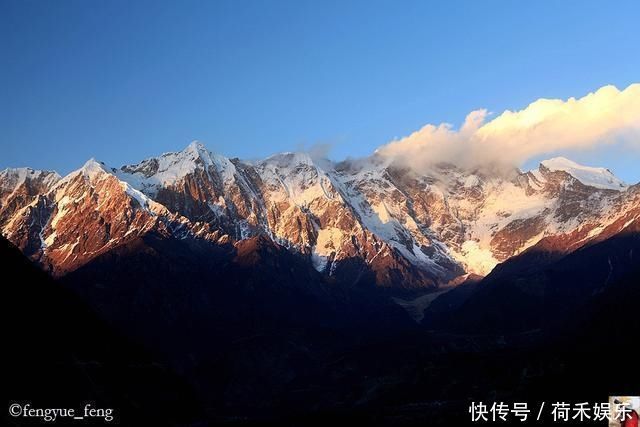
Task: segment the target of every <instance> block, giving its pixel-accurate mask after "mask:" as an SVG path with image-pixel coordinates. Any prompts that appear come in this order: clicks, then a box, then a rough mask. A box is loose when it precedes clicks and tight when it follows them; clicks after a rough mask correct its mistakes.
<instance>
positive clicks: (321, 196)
mask: <svg viewBox="0 0 640 427" xmlns="http://www.w3.org/2000/svg"><path fill="white" fill-rule="evenodd" d="M639 216H640V189H639V187H638V185H631V186H628V185H627V184H625V183H623V182H622V181H620V180H619V179H618V178H616V177H615V176H614V175H613V174H612V173H611V172H610V171H608V170H607V169H603V168H593V167H587V166H582V165H579V164H577V163H574V162H572V161H570V160H568V159H563V158H554V159H550V160H546V161H543V162H541V164H540V165H539V167H538V168H536V169H534V170H531V171H525V172H523V171H520V170H517V169H515V168H514V169H513V170H512V171H510V172H509V173H503V172H501V173H493V172H490V171H483V170H464V169H461V168H459V167H456V166H455V165H452V164H448V163H442V164H437V165H434V166H433V167H431V168H430V169H429V170H424V171H415V170H412V169H409V168H406V167H403V166H402V165H399V164H395V163H393V162H390V161H389V160H388V159H384V158H382V157H379V156H377V155H373V156H371V157H369V158H365V159H359V160H354V161H345V162H339V163H335V162H331V161H329V160H318V159H315V158H312V157H311V156H309V155H307V154H305V153H281V154H277V155H274V156H271V157H269V158H267V159H264V160H261V161H255V162H247V161H242V160H239V159H229V158H226V157H224V156H221V155H219V154H215V153H211V152H210V151H209V150H207V149H206V147H205V146H204V145H203V144H201V143H199V142H193V143H191V144H190V145H189V146H188V147H186V148H185V149H184V150H182V151H179V152H173V153H165V154H162V155H160V156H158V157H152V158H149V159H146V160H143V161H142V162H140V163H138V164H133V165H126V166H122V167H120V168H112V167H108V166H106V165H104V164H102V163H100V162H98V161H96V160H93V159H92V160H89V161H88V162H87V163H86V164H85V165H84V166H82V167H81V168H80V169H78V170H76V171H74V172H72V173H70V174H69V175H67V176H65V177H60V176H59V175H57V174H56V173H55V172H47V171H35V170H32V169H26V168H23V169H7V170H4V171H2V172H1V173H0V231H1V232H2V234H3V235H4V236H5V237H7V238H8V239H9V240H10V241H11V242H12V243H14V244H15V245H16V246H18V247H19V248H20V249H21V250H22V251H23V252H24V253H25V254H26V255H27V256H29V257H30V258H31V259H33V260H35V261H36V262H38V263H39V264H40V265H41V266H42V267H44V268H45V269H47V270H49V271H51V272H52V273H53V274H56V275H63V274H65V273H68V272H70V271H73V270H75V269H77V268H79V267H80V266H82V265H84V264H86V263H87V262H89V261H90V260H91V259H93V258H95V257H96V256H98V255H100V254H103V253H106V252H108V251H110V250H111V249H114V248H116V247H118V246H120V245H123V244H125V243H127V242H129V241H131V240H132V239H135V238H137V237H140V236H144V235H146V234H147V233H155V234H157V235H160V236H163V237H164V238H167V239H180V240H185V239H194V240H204V241H207V242H211V243H213V244H217V245H228V246H235V245H237V244H238V243H239V242H241V241H243V240H245V239H249V238H252V237H256V236H264V237H267V238H268V239H270V240H272V241H273V242H274V243H275V244H277V245H279V246H282V247H283V248H285V249H286V250H288V251H291V252H292V253H295V254H297V255H299V256H300V257H302V258H304V259H306V260H307V262H309V263H310V264H311V265H313V267H314V268H315V269H316V270H317V271H318V272H319V273H320V274H322V275H325V276H327V277H335V278H338V279H340V280H346V281H349V282H352V283H357V282H358V281H359V280H360V278H361V277H362V271H363V269H367V270H369V271H370V272H372V273H373V274H374V277H375V283H376V285H378V286H380V287H384V288H390V289H400V290H411V289H424V288H433V287H437V286H440V285H443V284H446V283H448V282H450V281H451V280H453V279H455V278H457V277H459V276H462V275H464V274H471V273H473V274H479V275H486V274H488V273H489V272H490V271H491V270H492V269H493V267H495V266H496V265H497V264H498V263H500V262H503V261H505V260H507V259H508V258H510V257H513V256H514V255H517V254H520V253H522V252H523V251H525V250H527V249H528V248H531V247H533V246H534V245H536V244H539V243H540V242H541V241H543V240H544V241H549V239H551V240H553V241H554V242H556V243H555V245H556V246H558V248H559V249H560V250H574V249H576V248H579V247H581V246H584V245H588V244H590V243H591V242H594V241H598V240H599V239H602V238H604V237H606V236H610V235H612V234H615V233H619V232H621V231H623V230H624V229H625V228H626V227H629V226H630V225H631V224H633V223H636V222H637V221H638V217H639Z"/></svg>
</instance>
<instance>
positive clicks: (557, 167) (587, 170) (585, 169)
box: [539, 157, 628, 191]
mask: <svg viewBox="0 0 640 427" xmlns="http://www.w3.org/2000/svg"><path fill="white" fill-rule="evenodd" d="M540 166H541V168H539V169H542V168H544V169H546V170H548V171H550V172H557V171H561V172H565V173H567V174H569V175H571V176H572V177H574V178H575V179H577V180H578V181H580V182H581V183H582V184H584V185H586V186H589V187H594V188H598V189H601V190H617V191H624V190H626V188H627V187H628V186H627V184H625V183H624V182H623V181H621V180H620V179H619V178H617V177H616V176H615V175H614V174H613V173H611V171H610V170H609V169H606V168H597V167H591V166H584V165H581V164H578V163H576V162H574V161H571V160H569V159H566V158H564V157H554V158H552V159H549V160H543V161H542V162H541V163H540Z"/></svg>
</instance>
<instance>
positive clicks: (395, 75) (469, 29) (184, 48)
mask: <svg viewBox="0 0 640 427" xmlns="http://www.w3.org/2000/svg"><path fill="white" fill-rule="evenodd" d="M638 22H640V2H638V1H637V0H635V1H628V2H625V1H620V2H605V1H598V2H590V1H561V2H556V1H553V2H551V1H550V2H545V1H536V2H521V1H484V2H480V1H464V2H463V1H441V2H435V1H433V2H426V1H417V2H411V1H384V2H378V1H362V2H359V1H344V0H343V1H335V2H332V1H275V0H274V1H239V0H236V1H213V0H212V1H179V2H178V1H173V2H164V1H158V0H155V1H116V0H110V1H93V0H78V1H67V0H56V1H45V0H41V1H28V0H16V1H14V0H0V55H1V56H2V66H1V67H0V79H1V81H2V88H1V90H2V93H1V95H0V144H1V148H2V150H1V153H2V155H1V156H0V168H4V167H6V166H27V165H28V166H32V167H36V168H48V169H56V170H58V171H59V172H61V173H66V172H69V171H70V170H72V169H75V168H77V167H79V166H80V165H81V164H82V163H83V162H84V161H85V160H86V159H88V158H90V157H96V158H98V159H100V160H103V161H105V162H107V163H108V164H110V165H115V166H117V165H120V164H124V163H131V162H134V161H138V160H141V159H143V158H145V157H149V156H151V155H156V154H159V153H161V152H165V151H176V150H179V149H182V148H183V147H184V146H186V145H187V144H188V143H189V142H190V141H191V140H194V139H198V140H201V141H203V142H204V143H205V144H206V145H207V146H208V147H209V148H210V149H212V150H214V151H217V152H220V153H222V154H225V155H228V156H231V157H241V158H250V159H251V158H259V157H265V156H267V155H269V154H273V153H275V152H279V151H290V150H297V149H301V148H303V147H309V146H311V145H313V144H317V143H323V144H324V143H326V144H331V146H332V151H331V153H330V157H331V158H334V159H341V158H344V157H347V156H353V157H357V156H364V155H368V154H370V153H371V152H373V150H375V149H376V148H377V147H379V146H381V145H383V144H384V143H386V142H388V141H390V140H391V139H393V138H395V137H402V136H405V135H408V134H410V133H411V132H413V131H415V130H418V129H420V128H421V127H422V126H423V125H425V124H427V123H440V122H449V123H453V124H454V125H456V126H458V125H460V124H461V123H462V122H463V120H464V118H465V116H466V115H467V113H469V112H470V111H472V110H475V109H478V108H487V109H488V110H490V111H494V112H501V111H503V110H505V109H512V110H518V109H522V108H524V107H526V106H527V105H528V104H529V103H530V102H532V101H534V100H535V99H537V98H541V97H547V98H563V99H564V98H568V97H570V96H576V97H580V96H583V95H585V94H587V93H588V92H591V91H594V90H596V89H598V88H599V87H601V86H604V85H606V84H613V85H616V86H617V87H618V88H620V89H623V88H625V87H627V86H628V85H629V84H631V83H633V82H638V81H640V76H639V73H640V52H639V46H640V30H639V29H638ZM572 154H573V157H574V158H576V159H577V160H580V161H585V162H588V163H595V164H600V165H603V166H607V167H610V168H612V169H613V170H614V172H616V173H617V174H618V175H619V176H621V177H622V178H623V179H625V180H628V181H633V182H636V181H639V180H640V168H638V167H637V164H638V160H640V154H639V153H638V151H637V150H635V151H634V150H625V149H621V148H620V147H616V148H614V149H608V150H606V151H604V152H603V151H602V150H599V151H591V152H587V153H572Z"/></svg>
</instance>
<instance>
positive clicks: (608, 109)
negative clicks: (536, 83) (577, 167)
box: [376, 83, 640, 170]
mask: <svg viewBox="0 0 640 427" xmlns="http://www.w3.org/2000/svg"><path fill="white" fill-rule="evenodd" d="M487 117H488V113H487V111H486V110H476V111H472V112H471V113H469V114H468V115H467V117H466V119H465V122H464V124H463V125H462V126H461V127H460V129H458V130H456V129H454V128H453V127H452V126H451V125H450V124H446V123H444V124H440V125H438V126H435V125H426V126H424V127H423V128H422V129H420V130H419V131H417V132H414V133H413V134H411V135H409V136H408V137H406V138H402V139H399V140H396V141H392V142H390V143H389V144H386V145H384V146H382V147H380V148H379V149H378V150H376V153H377V154H379V155H381V156H383V157H388V158H392V159H393V160H396V161H400V162H403V163H405V164H407V165H409V166H411V167H414V168H416V169H417V170H420V169H423V168H426V167H428V166H429V165H430V164H433V163H438V162H451V163H454V164H456V165H459V166H462V167H480V166H486V165H508V166H519V165H521V164H522V163H523V162H525V161H526V160H527V159H530V158H532V157H535V156H540V155H547V154H551V153H554V152H558V151H562V150H582V149H589V148H595V147H598V146H601V145H605V144H612V143H616V142H624V143H627V144H632V145H635V146H640V84H637V83H636V84H632V85H630V86H629V87H627V88H626V89H624V90H622V91H620V90H618V89H617V88H616V87H614V86H604V87H602V88H600V89H598V90H597V91H596V92H594V93H590V94H588V95H586V96H584V97H582V98H579V99H576V98H569V99H568V100H566V101H564V100H560V99H539V100H537V101H535V102H533V103H532V104H530V105H529V106H528V107H527V108H525V109H523V110H520V111H515V112H513V111H508V110H507V111H505V112H504V113H502V114H500V115H499V116H497V117H496V118H494V119H492V120H490V121H486V119H487Z"/></svg>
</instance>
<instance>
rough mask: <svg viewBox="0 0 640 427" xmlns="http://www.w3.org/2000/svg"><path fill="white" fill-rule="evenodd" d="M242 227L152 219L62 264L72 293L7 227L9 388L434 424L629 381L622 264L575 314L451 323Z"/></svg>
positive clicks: (227, 413)
mask: <svg viewBox="0 0 640 427" xmlns="http://www.w3.org/2000/svg"><path fill="white" fill-rule="evenodd" d="M247 244H248V245H251V246H248V247H244V248H241V249H242V250H239V251H238V252H237V253H235V254H234V256H233V257H231V258H230V257H229V256H228V254H226V253H221V254H218V255H216V256H212V255H211V252H210V251H202V252H200V250H199V248H198V247H189V246H183V245H181V244H180V243H179V242H168V241H156V240H154V239H153V236H150V237H149V238H148V239H147V240H141V241H137V242H136V243H135V245H134V246H129V247H123V248H120V249H119V250H117V251H113V252H111V253H110V254H108V255H107V256H105V257H101V258H99V259H98V260H96V262H95V263H92V264H91V265H89V266H87V268H85V269H82V270H79V271H78V272H76V273H75V274H74V275H70V276H68V277H67V278H66V285H67V286H70V287H71V288H72V289H74V290H75V291H76V292H77V293H79V294H80V295H82V299H81V300H80V299H78V298H77V297H76V296H75V295H76V294H72V293H70V292H67V291H66V290H65V289H63V288H61V287H60V286H59V284H58V283H55V282H53V281H51V280H50V279H49V278H48V277H47V276H45V275H44V274H42V273H40V272H39V271H37V270H35V269H34V268H33V267H31V266H30V264H29V263H28V262H27V261H26V260H25V259H24V258H22V257H21V256H19V255H20V254H19V253H17V251H16V250H15V249H14V248H12V247H11V246H10V245H8V244H6V243H4V246H3V247H2V251H3V255H4V253H5V252H6V253H7V254H8V255H7V256H3V257H2V258H1V259H2V260H3V263H4V264H3V265H2V267H3V271H9V272H11V274H14V273H15V274H16V275H17V276H16V277H21V278H22V279H21V280H20V281H19V283H18V281H15V282H12V281H10V282H11V283H9V284H8V285H7V286H6V289H5V290H4V291H5V292H6V296H7V298H6V299H4V301H7V302H9V304H7V307H5V309H4V310H3V312H4V313H7V314H8V317H7V319H6V320H5V322H4V323H3V324H4V325H5V327H6V328H7V330H6V331H5V336H12V337H13V336H15V341H14V342H13V343H12V347H11V349H12V352H11V359H10V361H9V363H8V364H6V365H5V368H6V374H5V377H6V378H7V379H8V380H7V382H6V387H7V391H8V392H9V394H10V395H9V396H8V397H7V401H9V402H10V401H20V400H25V401H32V402H33V403H34V404H37V405H38V406H44V405H56V406H65V407H66V406H68V405H69V404H70V402H71V403H72V404H74V405H75V404H76V401H79V404H82V402H85V401H87V400H94V401H95V402H96V405H97V406H103V407H114V408H116V409H117V411H118V414H119V416H120V418H119V422H120V424H124V425H220V424H222V425H279V426H305V425H327V424H335V423H340V424H341V425H343V424H344V423H351V424H354V425H361V424H364V425H421V426H424V425H429V426H430V425H465V424H470V418H469V414H468V412H467V411H468V407H469V403H470V402H471V401H484V402H487V403H489V404H490V403H492V402H494V401H498V402H499V401H504V402H506V403H513V402H516V401H517V402H520V401H526V402H528V403H529V405H530V406H531V407H535V405H536V404H537V403H538V402H540V401H545V402H547V405H550V404H551V403H552V402H555V401H567V402H570V401H576V402H577V401H587V402H592V403H595V402H604V401H606V400H607V396H608V395H610V394H624V395H627V394H638V385H639V384H640V378H638V370H637V369H635V366H636V365H637V360H638V358H637V355H636V353H635V352H633V351H623V349H624V348H629V347H630V346H632V345H633V344H630V343H632V342H633V340H634V339H635V337H634V336H633V334H634V333H636V332H637V331H638V330H639V329H638V327H639V326H640V325H638V316H637V312H638V311H637V308H636V307H637V305H638V301H640V295H639V289H640V287H639V286H638V281H637V280H638V275H636V274H635V271H630V272H628V274H626V275H620V276H617V278H616V282H615V283H610V284H609V285H610V286H608V287H607V290H606V291H603V292H601V293H599V294H598V295H597V298H594V299H592V300H588V301H589V302H587V303H585V304H583V305H581V306H580V308H579V309H578V308H576V307H573V311H572V313H574V314H576V316H575V320H574V321H573V322H571V323H570V325H571V327H570V328H569V327H566V328H563V329H558V330H555V331H550V330H544V329H541V330H540V332H536V331H534V332H527V331H519V332H511V333H505V332H504V331H489V332H483V333H482V334H479V333H475V334H471V333H469V332H466V333H456V334H453V333H447V332H444V331H428V330H425V329H419V328H415V327H412V326H410V325H411V322H410V320H408V319H407V317H406V314H405V313H404V311H403V310H402V309H401V308H399V307H398V306H396V305H394V304H393V303H391V305H387V304H389V302H388V299H387V300H384V299H380V298H379V297H378V296H376V295H374V294H370V293H369V294H367V293H365V292H364V290H362V289H352V290H350V291H349V292H342V290H340V289H336V290H334V291H331V292H328V291H327V288H326V286H327V284H323V283H318V282H316V281H315V280H316V277H317V276H315V275H313V274H312V272H309V271H308V270H307V269H306V267H303V265H302V264H299V263H298V261H297V260H296V259H295V258H290V257H289V255H287V254H286V253H281V252H279V251H278V249H277V247H273V246H270V245H269V244H267V243H265V242H261V241H253V242H248V243H247ZM164 245H168V246H166V247H165V246H164ZM625 250H626V249H625ZM605 252H606V251H605ZM625 253H626V252H625ZM204 254H206V256H205V255H204ZM593 259H595V258H593ZM572 263H573V261H572ZM578 264H579V263H578ZM554 271H556V270H554ZM558 271H559V270H558ZM558 277H566V276H565V275H560V276H558ZM589 289H591V288H589ZM466 291H467V292H469V293H470V294H471V295H473V294H475V292H476V291H477V289H476V288H475V285H474V286H470V287H469V288H468V289H467V290H466ZM81 301H88V302H89V304H90V306H91V307H92V309H95V310H96V311H97V312H98V313H99V315H100V316H101V317H103V318H105V319H108V323H107V324H105V323H103V322H102V321H100V320H98V319H97V318H96V317H95V315H94V314H92V311H90V310H89V309H88V308H87V307H86V306H85V305H84V303H83V302H81ZM451 304H452V307H454V308H455V309H456V310H459V309H462V308H463V307H464V304H465V303H464V302H463V303H460V302H459V301H452V302H451ZM493 308H495V307H494V306H489V307H487V309H493ZM523 314H526V313H523ZM403 316H404V317H403ZM525 318H528V317H525ZM405 321H406V322H405ZM527 326H528V325H527ZM114 331H118V332H114ZM124 335H126V336H127V339H125V338H123V336H124ZM34 338H35V339H34ZM130 340H133V341H134V343H132V342H131V341H130ZM547 416H548V415H547ZM8 421H9V422H13V423H14V424H15V421H16V419H12V418H9V419H8ZM20 421H21V420H20ZM550 421H551V420H550V419H544V421H543V422H541V423H535V425H545V424H546V425H552V423H551V422H550ZM569 425H570V424H569ZM580 425H584V423H583V424H580Z"/></svg>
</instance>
